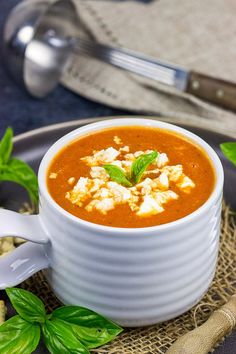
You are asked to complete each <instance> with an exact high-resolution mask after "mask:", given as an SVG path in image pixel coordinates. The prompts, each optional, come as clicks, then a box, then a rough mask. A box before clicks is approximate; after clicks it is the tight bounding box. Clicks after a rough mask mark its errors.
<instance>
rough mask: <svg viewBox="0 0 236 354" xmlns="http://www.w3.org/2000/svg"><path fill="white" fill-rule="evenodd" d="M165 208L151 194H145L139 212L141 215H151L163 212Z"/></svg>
mask: <svg viewBox="0 0 236 354" xmlns="http://www.w3.org/2000/svg"><path fill="white" fill-rule="evenodd" d="M163 211H164V208H163V207H162V206H161V205H160V204H158V202H157V201H156V200H155V199H154V198H153V197H152V196H150V195H145V196H144V198H143V202H142V204H141V205H140V208H139V210H138V212H137V215H139V216H150V215H156V214H158V213H162V212H163Z"/></svg>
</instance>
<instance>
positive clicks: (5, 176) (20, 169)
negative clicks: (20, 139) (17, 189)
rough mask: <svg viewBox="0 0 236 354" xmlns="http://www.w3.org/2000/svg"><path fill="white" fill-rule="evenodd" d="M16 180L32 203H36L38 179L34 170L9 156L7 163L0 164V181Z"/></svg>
mask: <svg viewBox="0 0 236 354" xmlns="http://www.w3.org/2000/svg"><path fill="white" fill-rule="evenodd" d="M3 181H10V182H16V183H18V184H20V185H21V186H22V187H24V188H25V189H26V190H27V191H28V194H29V196H30V199H31V201H32V202H33V204H35V205H37V203H38V181H37V177H36V175H35V173H34V171H33V170H32V169H31V167H29V165H27V164H26V163H25V162H23V161H21V160H17V159H15V158H11V159H10V160H9V161H8V163H7V164H5V165H0V182H3Z"/></svg>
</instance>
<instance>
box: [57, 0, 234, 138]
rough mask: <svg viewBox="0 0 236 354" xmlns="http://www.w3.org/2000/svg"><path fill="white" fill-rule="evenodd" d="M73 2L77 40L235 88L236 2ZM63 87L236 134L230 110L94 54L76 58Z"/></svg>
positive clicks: (117, 104) (99, 99)
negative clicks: (139, 54)
mask: <svg viewBox="0 0 236 354" xmlns="http://www.w3.org/2000/svg"><path fill="white" fill-rule="evenodd" d="M73 1H74V3H75V5H76V8H77V12H78V16H79V22H78V35H79V36H89V37H90V38H92V39H95V40H96V41H99V42H101V43H105V44H109V45H113V46H118V47H126V48H129V49H132V50H136V51H139V52H142V53H144V54H146V55H149V56H152V57H156V58H159V59H161V60H163V61H168V62H173V63H176V64H177V65H180V66H182V67H185V68H186V69H189V70H195V71H199V72H202V73H205V74H208V75H211V76H213V77H218V78H222V79H226V80H230V81H232V82H235V83H236V65H235V58H236V35H235V33H236V21H235V11H236V2H235V1H234V0H224V1H222V0H208V1H205V0H198V1H196V0H178V1H173V0H154V1H151V2H146V3H145V2H141V1H129V0H126V1H112V0H73ZM61 82H62V84H63V85H65V86H66V87H67V88H69V89H71V90H73V91H74V92H76V93H78V94H80V95H82V96H85V97H87V98H89V99H92V100H94V101H97V102H101V103H104V104H107V105H110V106H112V107H117V108H122V109H125V110H131V111H132V112H138V113H145V114H146V113H147V114H155V115H161V116H164V117H166V119H167V120H168V118H169V117H175V121H176V123H182V124H189V123H190V122H191V124H192V125H196V126H204V127H205V128H210V129H212V130H213V129H214V130H216V131H220V132H225V133H230V134H234V135H235V136H236V123H235V122H236V115H235V114H233V113H232V112H229V111H227V110H223V109H220V108H217V107H216V106H213V105H211V104H208V103H206V102H204V101H202V100H200V99H197V98H194V97H193V96H192V95H189V94H186V93H182V92H179V91H177V90H175V89H174V88H171V87H168V86H165V85H161V84H159V83H158V82H157V81H155V80H151V79H144V78H143V77H141V76H137V75H134V74H131V73H128V72H125V71H122V70H120V69H117V68H114V67H111V66H110V65H108V64H105V63H102V62H100V61H98V60H96V59H92V58H91V57H88V56H83V55H72V56H71V59H70V61H69V62H68V65H67V67H66V69H65V73H64V75H63V78H62V81H61Z"/></svg>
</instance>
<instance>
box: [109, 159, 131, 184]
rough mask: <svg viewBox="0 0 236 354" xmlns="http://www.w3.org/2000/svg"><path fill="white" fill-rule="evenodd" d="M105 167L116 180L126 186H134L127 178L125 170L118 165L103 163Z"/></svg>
mask: <svg viewBox="0 0 236 354" xmlns="http://www.w3.org/2000/svg"><path fill="white" fill-rule="evenodd" d="M103 168H104V169H105V170H106V172H107V173H108V174H109V176H110V178H111V179H112V180H113V181H114V182H117V183H119V184H122V185H123V186H125V187H132V183H131V182H130V181H129V179H128V178H127V176H126V174H125V172H124V171H123V170H122V169H121V168H119V167H118V166H115V165H110V164H106V165H103Z"/></svg>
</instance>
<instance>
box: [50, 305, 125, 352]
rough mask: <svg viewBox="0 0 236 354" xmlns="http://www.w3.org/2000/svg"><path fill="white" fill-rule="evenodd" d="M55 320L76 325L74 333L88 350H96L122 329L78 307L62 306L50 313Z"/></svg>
mask: <svg viewBox="0 0 236 354" xmlns="http://www.w3.org/2000/svg"><path fill="white" fill-rule="evenodd" d="M54 318H57V319H61V320H63V321H65V322H66V323H70V324H73V325H76V326H75V327H74V331H75V332H76V333H77V335H78V338H79V339H80V341H81V342H82V343H83V344H84V345H85V346H86V347H87V348H89V349H92V348H97V347H99V346H101V345H103V344H106V343H108V342H110V341H111V340H113V339H114V338H115V337H116V336H117V335H118V334H120V333H121V332H122V331H123V329H122V328H121V327H119V326H118V325H116V324H115V323H114V322H112V321H110V320H108V319H106V318H104V317H103V316H101V315H99V314H97V313H96V312H94V311H92V310H88V309H86V308H84V307H79V306H63V307H60V308H58V309H56V310H55V311H53V313H52V319H54Z"/></svg>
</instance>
